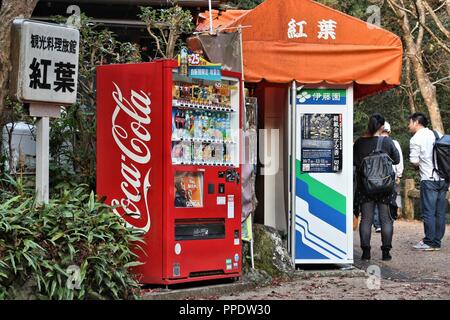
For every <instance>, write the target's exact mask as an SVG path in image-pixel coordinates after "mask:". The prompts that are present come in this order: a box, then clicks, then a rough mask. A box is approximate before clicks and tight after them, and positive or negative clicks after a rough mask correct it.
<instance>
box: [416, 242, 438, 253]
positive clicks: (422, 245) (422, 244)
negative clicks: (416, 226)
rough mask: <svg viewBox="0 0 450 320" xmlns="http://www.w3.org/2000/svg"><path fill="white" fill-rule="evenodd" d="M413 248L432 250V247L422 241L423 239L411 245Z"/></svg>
mask: <svg viewBox="0 0 450 320" xmlns="http://www.w3.org/2000/svg"><path fill="white" fill-rule="evenodd" d="M413 248H414V249H416V250H422V251H434V248H433V247H431V246H429V245H427V244H426V243H424V242H423V240H420V241H419V243H417V244H416V245H414V246H413Z"/></svg>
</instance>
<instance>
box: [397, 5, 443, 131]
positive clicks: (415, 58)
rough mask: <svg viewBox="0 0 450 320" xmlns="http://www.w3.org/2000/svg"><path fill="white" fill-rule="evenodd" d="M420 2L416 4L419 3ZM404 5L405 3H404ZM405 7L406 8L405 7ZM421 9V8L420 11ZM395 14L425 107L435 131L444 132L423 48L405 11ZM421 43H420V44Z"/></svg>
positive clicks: (398, 11)
mask: <svg viewBox="0 0 450 320" xmlns="http://www.w3.org/2000/svg"><path fill="white" fill-rule="evenodd" d="M419 2H420V0H418V1H417V2H416V3H419ZM391 3H396V2H395V1H391ZM402 4H403V1H402ZM396 5H397V7H400V5H399V4H398V3H396ZM403 7H404V6H403ZM420 9H421V8H419V10H420ZM393 10H394V12H395V14H396V15H397V17H398V20H399V23H400V26H401V28H402V32H403V35H402V36H403V39H404V40H405V46H406V56H407V57H408V59H409V60H410V61H411V64H412V67H413V71H414V74H415V76H416V79H417V84H418V86H419V90H420V93H421V94H422V97H423V99H424V101H425V105H426V106H427V108H428V112H429V113H430V120H431V124H432V126H433V129H434V130H438V131H439V132H442V133H443V132H444V125H443V123H442V118H441V113H440V110H439V104H438V101H437V97H436V87H435V86H434V85H433V83H432V82H431V80H430V77H429V76H428V74H427V72H426V70H425V68H424V66H423V64H422V48H421V47H418V46H417V44H416V42H414V37H413V35H412V34H411V28H410V25H409V19H408V16H407V14H406V13H405V11H402V10H398V9H397V10H396V9H395V8H394V9H393ZM420 43H421V41H418V44H420Z"/></svg>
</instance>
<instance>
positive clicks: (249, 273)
mask: <svg viewBox="0 0 450 320" xmlns="http://www.w3.org/2000/svg"><path fill="white" fill-rule="evenodd" d="M243 278H244V281H248V282H252V283H254V284H257V285H259V286H268V285H270V284H271V283H272V277H271V276H270V275H269V274H268V273H267V272H266V271H264V270H260V269H252V268H248V269H245V270H244V276H243Z"/></svg>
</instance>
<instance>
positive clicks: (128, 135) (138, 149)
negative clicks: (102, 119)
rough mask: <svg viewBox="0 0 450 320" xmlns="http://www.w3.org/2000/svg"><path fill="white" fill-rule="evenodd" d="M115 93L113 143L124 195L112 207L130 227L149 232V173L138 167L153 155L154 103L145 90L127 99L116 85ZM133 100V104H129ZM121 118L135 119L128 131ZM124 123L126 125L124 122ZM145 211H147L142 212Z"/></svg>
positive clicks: (132, 94) (133, 92) (134, 92)
mask: <svg viewBox="0 0 450 320" xmlns="http://www.w3.org/2000/svg"><path fill="white" fill-rule="evenodd" d="M113 85H114V87H115V91H113V93H112V97H113V98H114V101H115V103H116V107H115V109H114V112H113V114H112V135H113V138H114V141H115V142H116V144H117V146H118V147H119V149H120V151H121V156H120V158H121V166H120V167H121V168H120V173H121V174H122V182H121V184H120V189H121V190H122V192H123V197H122V198H121V199H113V200H112V201H111V205H112V206H117V208H115V209H114V210H113V211H114V213H116V214H118V215H119V216H121V217H122V218H123V219H124V220H125V221H126V222H127V223H128V224H129V225H131V226H132V227H135V228H137V229H141V230H142V231H144V232H147V231H148V230H149V229H150V211H149V204H148V199H147V196H148V192H149V189H150V180H149V177H150V172H151V168H149V169H148V171H147V172H143V173H144V174H145V176H144V177H143V175H142V174H141V171H139V169H138V168H137V167H136V165H137V166H139V165H145V164H148V163H149V162H150V159H151V152H150V150H149V148H148V146H147V143H148V142H149V141H150V140H151V135H150V133H149V132H148V130H147V129H146V127H145V126H148V125H149V124H150V123H151V117H150V113H151V108H150V105H151V100H150V98H149V96H148V95H146V94H145V93H144V92H143V91H140V93H138V92H136V91H134V90H131V99H126V98H124V96H123V95H122V91H121V90H120V88H119V87H118V86H117V84H115V83H114V82H113ZM130 100H131V101H130ZM119 116H126V117H129V118H131V119H132V121H131V124H130V126H129V127H128V128H124V127H122V126H120V125H119V124H116V121H117V118H118V117H119ZM121 123H124V122H123V121H121ZM142 195H143V197H144V203H145V208H142V206H140V204H141V203H142ZM143 210H145V212H143Z"/></svg>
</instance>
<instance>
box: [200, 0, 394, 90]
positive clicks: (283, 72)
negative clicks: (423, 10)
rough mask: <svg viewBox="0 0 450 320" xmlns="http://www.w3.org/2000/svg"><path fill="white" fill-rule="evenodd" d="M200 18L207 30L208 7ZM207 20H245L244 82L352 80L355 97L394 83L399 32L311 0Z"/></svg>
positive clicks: (226, 23) (271, 0)
mask: <svg viewBox="0 0 450 320" xmlns="http://www.w3.org/2000/svg"><path fill="white" fill-rule="evenodd" d="M233 16H234V17H235V18H234V20H233ZM201 18H203V19H204V20H203V21H202V22H201V23H200V24H199V26H198V28H197V30H198V31H204V30H208V28H209V20H208V19H209V16H208V13H207V12H206V13H205V14H204V15H203V16H202V17H201ZM221 19H223V22H221V21H222V20H221ZM213 22H214V25H216V26H217V28H218V29H219V30H221V29H224V28H229V27H236V26H239V25H241V26H246V28H243V29H242V41H243V52H244V53H243V55H244V77H245V81H247V82H259V81H262V80H266V81H268V82H273V83H289V82H291V81H293V80H296V81H297V82H299V83H302V84H311V83H322V82H326V83H329V84H348V83H352V82H354V83H355V98H356V99H360V98H362V97H364V96H368V95H371V94H374V93H376V92H379V91H383V90H386V89H389V88H392V87H395V86H397V85H399V84H400V80H401V73H402V43H401V40H400V38H399V37H397V36H396V35H394V34H392V33H391V32H388V31H386V30H383V29H381V28H378V27H376V26H374V25H371V24H368V23H366V22H364V21H361V20H359V19H356V18H354V17H351V16H349V15H346V14H344V13H342V12H339V11H336V10H334V9H331V8H329V7H327V6H324V5H321V4H319V3H316V2H314V1H311V0H266V1H265V2H263V3H262V4H260V5H259V6H257V7H256V8H254V9H253V10H249V11H247V12H242V10H239V12H233V11H231V12H228V11H226V12H223V13H222V14H221V15H220V16H217V13H216V15H215V17H213ZM205 27H206V29H205Z"/></svg>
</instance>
